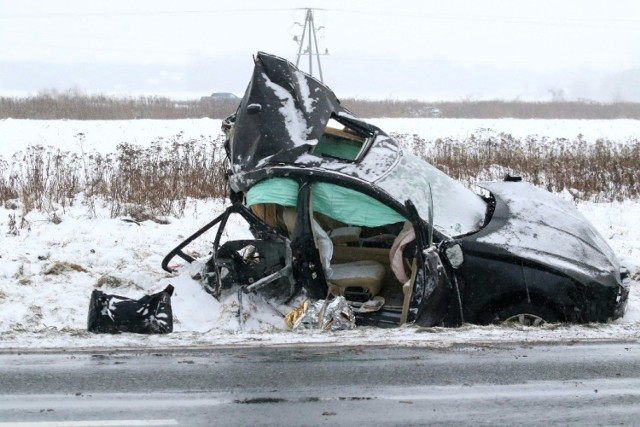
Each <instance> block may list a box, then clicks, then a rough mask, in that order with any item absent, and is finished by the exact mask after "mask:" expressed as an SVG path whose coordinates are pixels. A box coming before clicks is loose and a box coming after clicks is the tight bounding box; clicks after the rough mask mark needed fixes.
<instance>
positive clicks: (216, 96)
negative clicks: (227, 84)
mask: <svg viewBox="0 0 640 427" xmlns="http://www.w3.org/2000/svg"><path fill="white" fill-rule="evenodd" d="M211 99H213V100H216V101H218V100H222V99H240V98H239V97H238V96H236V95H235V94H233V93H230V92H214V93H212V94H211Z"/></svg>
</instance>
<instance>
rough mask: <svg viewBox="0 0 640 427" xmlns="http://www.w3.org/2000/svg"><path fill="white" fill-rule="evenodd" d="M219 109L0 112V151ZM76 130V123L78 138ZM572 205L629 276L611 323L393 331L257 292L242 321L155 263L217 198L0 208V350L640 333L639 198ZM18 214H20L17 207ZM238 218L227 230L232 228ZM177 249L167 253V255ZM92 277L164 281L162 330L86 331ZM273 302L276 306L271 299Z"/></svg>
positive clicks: (566, 128) (436, 124)
mask: <svg viewBox="0 0 640 427" xmlns="http://www.w3.org/2000/svg"><path fill="white" fill-rule="evenodd" d="M372 122H374V123H375V124H377V125H379V126H381V127H382V128H383V129H385V130H386V131H387V132H397V133H417V134H418V135H420V136H421V137H423V138H425V139H435V138H443V137H464V135H468V134H472V133H475V132H478V131H479V130H482V129H490V131H491V132H497V133H500V132H505V133H510V134H512V135H514V136H516V137H526V136H528V135H539V136H546V137H549V138H569V139H570V138H575V137H576V136H577V135H578V134H582V135H583V137H584V139H586V140H587V141H595V140H596V139H598V138H608V139H610V140H612V141H619V142H624V141H629V140H633V139H636V138H640V122H639V121H633V120H611V121H582V120H451V119H376V120H372ZM219 125H220V121H219V120H210V119H200V120H176V121H153V120H140V121H30V120H2V121H0V156H2V157H4V159H5V160H8V159H10V158H11V156H12V155H13V154H14V153H15V152H16V151H19V150H21V149H23V148H25V147H26V146H28V145H35V144H38V145H44V146H54V147H58V148H61V149H62V150H64V151H77V152H81V151H84V152H87V151H92V150H98V151H100V152H104V153H108V152H111V151H113V150H114V149H115V147H116V145H117V144H119V143H121V142H129V143H136V144H139V145H143V146H146V145H148V144H150V143H151V142H152V141H154V140H157V139H158V138H166V139H169V138H173V137H174V136H175V135H182V138H185V139H191V138H196V139H197V138H200V137H201V136H205V137H206V136H211V137H216V136H217V135H218V134H219ZM78 134H83V136H82V138H80V137H79V136H78ZM577 206H578V209H579V210H580V211H581V212H582V213H583V214H584V215H585V216H586V217H587V218H589V220H590V221H591V222H592V223H593V224H594V225H595V226H596V228H597V229H598V230H600V232H601V233H602V234H603V236H604V237H605V239H606V240H607V241H608V242H609V244H610V245H611V246H612V248H613V249H614V251H615V252H616V253H617V254H618V256H619V258H620V260H621V261H622V263H623V265H626V266H627V267H628V268H629V270H630V271H631V273H632V276H633V277H634V282H633V284H632V290H631V297H630V302H629V306H628V309H627V314H626V315H625V317H624V318H622V319H619V320H617V321H616V322H614V323H610V324H595V325H583V326H574V325H547V326H545V327H541V328H527V327H517V326H485V327H480V326H473V325H465V326H463V327H461V328H456V329H443V328H417V327H413V326H408V327H402V328H397V329H392V330H383V329H376V328H356V329H355V330H353V331H346V332H330V333H327V332H315V331H304V332H291V331H288V330H287V328H286V326H285V325H284V322H283V320H282V316H281V314H280V313H278V312H277V311H276V309H274V308H273V307H271V306H270V305H268V304H266V303H265V302H264V301H262V300H261V299H260V298H259V297H257V296H245V297H244V302H243V304H244V305H243V306H244V307H245V312H250V314H249V317H248V318H247V319H246V321H245V322H244V327H243V328H241V327H240V325H239V322H238V319H237V317H236V312H237V307H238V300H237V296H236V293H235V292H229V293H228V294H223V297H222V299H221V301H220V302H218V301H216V300H215V299H213V298H212V297H211V296H209V295H208V294H206V293H205V292H204V291H203V290H202V288H201V286H200V284H199V282H197V281H195V280H193V279H192V278H191V275H192V274H194V273H195V272H197V270H198V266H197V265H193V266H183V267H182V268H181V269H180V270H179V273H177V274H174V275H171V274H167V273H165V272H164V271H163V270H162V269H161V268H160V262H161V260H162V258H163V257H164V255H165V254H166V253H167V252H168V251H169V250H170V249H171V248H173V247H174V246H175V245H176V244H178V243H180V242H181V241H182V240H183V239H184V238H185V237H187V236H188V235H190V234H191V233H193V232H194V231H195V230H197V229H198V228H200V226H202V225H204V224H205V223H207V222H208V221H210V220H211V219H212V218H213V217H214V216H216V215H217V214H218V213H220V212H221V211H222V210H223V209H224V203H223V202H222V201H218V200H208V201H192V202H191V203H190V204H189V207H188V209H187V210H186V214H185V216H184V217H183V218H170V223H169V224H166V225H161V224H157V223H154V222H150V221H147V222H143V223H140V224H136V223H132V222H125V221H122V218H115V219H111V218H109V211H108V209H107V208H106V207H105V206H101V204H100V203H99V201H98V203H96V208H95V214H96V216H97V217H93V216H92V215H90V214H89V211H88V209H87V208H86V207H85V206H84V205H83V204H82V198H81V197H80V196H78V199H77V200H76V203H74V205H73V206H72V207H70V208H66V209H65V210H63V209H61V208H59V209H58V210H57V211H56V212H55V214H56V215H57V217H59V218H60V219H61V220H62V221H61V222H60V223H58V224H54V223H53V222H51V221H50V218H52V214H53V213H54V212H30V213H28V214H27V215H26V216H25V218H24V219H25V223H24V224H23V225H24V227H23V228H21V229H20V230H19V234H17V235H13V234H9V233H8V231H9V229H10V215H13V214H16V211H13V210H9V209H6V208H5V207H0V236H2V237H1V242H2V244H1V245H0V349H11V348H43V349H45V348H65V349H67V348H85V347H87V348H94V347H107V348H112V347H173V346H212V345H213V346H216V345H277V344H292V343H327V344H330V345H339V344H345V343H349V344H356V345H359V344H362V345H365V344H378V343H379V344H387V345H392V344H400V343H402V344H408V345H415V346H447V345H452V344H454V343H458V342H476V343H487V342H512V341H519V342H557V341H567V340H596V341H597V340H637V339H638V337H640V288H639V286H638V283H639V280H640V226H639V225H638V218H640V202H638V201H630V200H627V201H624V202H614V203H590V202H578V203H577ZM16 217H18V218H19V217H20V213H18V214H17V215H16ZM241 233H242V231H241V229H240V227H239V226H238V225H236V226H235V228H233V229H232V230H231V233H229V236H228V237H239V236H240V234H241ZM209 250H210V247H209V243H208V242H207V239H201V240H200V241H199V242H197V244H195V245H193V246H192V247H190V252H197V253H198V254H200V255H201V256H202V257H203V258H204V257H206V255H207V253H208V252H209ZM176 260H177V258H176V259H174V262H175V261H176ZM98 283H104V284H103V285H102V287H101V289H102V290H103V291H105V292H107V293H116V294H120V295H124V296H129V297H134V298H139V297H140V296H142V295H143V294H144V293H153V292H157V291H159V290H161V289H163V288H164V287H165V286H167V285H168V284H172V285H174V286H175V288H176V291H175V294H174V297H173V298H172V305H173V312H174V317H175V323H174V332H173V333H172V334H169V335H166V336H141V335H133V334H121V335H94V334H91V333H88V332H86V317H87V311H88V305H89V296H90V294H91V291H92V290H93V289H94V288H95V286H96V285H97V284H98ZM280 309H281V308H280Z"/></svg>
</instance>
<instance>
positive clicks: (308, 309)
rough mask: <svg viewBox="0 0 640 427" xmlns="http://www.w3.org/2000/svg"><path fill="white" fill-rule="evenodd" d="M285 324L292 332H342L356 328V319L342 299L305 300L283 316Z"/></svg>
mask: <svg viewBox="0 0 640 427" xmlns="http://www.w3.org/2000/svg"><path fill="white" fill-rule="evenodd" d="M285 322H286V323H287V325H289V327H290V328H291V329H293V330H300V329H321V330H323V331H343V330H348V329H354V328H355V327H356V318H355V315H354V314H353V310H352V309H351V306H350V305H349V303H348V302H347V300H346V299H345V298H344V297H341V296H340V297H336V298H334V299H332V300H331V301H328V302H327V301H326V300H318V301H316V302H313V303H312V302H311V301H309V300H306V301H305V302H304V303H303V304H302V305H301V306H300V307H298V308H296V309H294V310H293V311H291V312H290V313H289V314H287V315H286V316H285Z"/></svg>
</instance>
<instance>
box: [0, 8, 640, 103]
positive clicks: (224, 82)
mask: <svg viewBox="0 0 640 427" xmlns="http://www.w3.org/2000/svg"><path fill="white" fill-rule="evenodd" d="M304 7H314V8H319V10H316V11H315V12H314V17H315V21H316V27H323V28H322V29H321V30H319V31H318V33H317V34H318V44H319V47H320V50H321V51H322V52H324V51H325V49H328V51H329V55H327V56H323V57H322V58H321V60H322V67H323V71H324V80H325V82H326V83H327V84H329V86H331V87H332V88H333V89H334V91H335V92H336V93H337V94H338V95H339V96H343V97H344V96H358V97H363V98H386V97H396V98H419V99H432V100H435V99H486V98H506V99H514V98H520V99H551V97H554V96H555V97H556V98H558V97H564V98H566V99H575V98H588V99H595V100H600V101H613V100H635V101H640V30H639V28H640V4H639V3H638V2H637V1H635V0H603V1H594V0H573V1H572V0H546V1H545V0H536V1H530V0H467V1H462V0H458V1H455V0H453V1H452V0H447V1H442V0H438V1H430V0H420V1H419V0H394V1H371V0H370V1H360V0H341V1H333V0H326V1H317V0H316V1H313V0H307V1H304V2H302V1H292V0H270V1H257V0H256V1H254V0H235V1H233V2H231V1H220V2H218V1H197V0H180V1H161V0H124V1H123V0H110V1H100V0H81V1H76V0H67V1H65V0H41V1H35V0H19V1H18V0H0V93H4V94H12V93H15V94H20V93H37V92H38V91H42V90H52V89H56V90H60V91H64V90H69V89H74V90H80V91H84V92H107V93H123V94H137V93H157V94H175V95H179V96H189V97H192V96H196V97H197V96H201V95H205V94H208V93H211V92H215V91H220V92H234V93H237V94H238V95H241V94H242V92H243V91H244V88H245V86H246V84H247V82H248V79H249V76H250V74H251V70H252V60H251V56H252V54H254V53H255V52H257V51H265V52H269V53H273V54H276V55H279V56H283V57H285V58H287V59H289V60H291V61H294V62H295V57H296V52H297V44H296V43H295V42H294V41H293V38H294V36H296V35H298V36H299V35H300V34H301V32H302V27H301V25H299V24H302V23H303V22H304V16H305V11H304V10H303V9H297V8H304ZM303 63H304V64H305V68H306V67H307V65H306V64H307V61H304V62H303ZM316 71H317V70H316Z"/></svg>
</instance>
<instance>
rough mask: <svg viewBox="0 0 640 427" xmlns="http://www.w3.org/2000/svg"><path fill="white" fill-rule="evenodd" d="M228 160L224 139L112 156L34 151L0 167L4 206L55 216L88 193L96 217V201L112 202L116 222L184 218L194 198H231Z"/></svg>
mask: <svg viewBox="0 0 640 427" xmlns="http://www.w3.org/2000/svg"><path fill="white" fill-rule="evenodd" d="M223 157H224V150H223V148H222V139H215V140H214V139H208V138H204V137H203V139H199V140H186V141H184V140H182V139H181V138H180V136H176V137H174V138H172V139H170V140H162V141H155V142H153V143H152V144H151V146H150V147H147V148H142V147H139V146H135V145H132V144H127V143H123V144H120V145H119V146H118V148H117V151H116V152H115V153H112V154H108V155H102V154H97V153H88V154H84V155H79V154H76V153H69V152H63V151H61V150H59V149H54V148H51V147H48V148H45V147H41V146H32V147H28V148H27V149H26V151H25V152H24V153H23V154H20V155H16V156H14V157H13V158H12V160H11V162H10V163H9V162H2V163H0V177H2V179H1V180H0V197H1V199H0V202H6V201H9V200H16V199H17V200H19V204H20V205H21V207H22V209H23V211H24V212H29V211H31V210H32V209H38V210H40V211H43V212H53V211H54V210H55V209H58V208H61V209H63V210H64V209H65V208H66V207H67V206H69V205H70V204H71V203H73V201H74V198H75V196H76V195H77V194H79V193H83V194H84V200H85V202H86V203H87V205H88V206H89V209H90V210H92V211H93V210H94V201H95V199H96V198H101V199H103V200H105V201H107V203H109V206H110V209H111V216H112V217H117V216H122V215H128V216H131V217H133V218H134V219H136V220H146V219H155V218H156V217H158V216H165V215H181V214H182V212H183V210H184V207H185V204H186V201H187V199H188V198H197V199H200V198H207V197H222V196H224V195H225V192H226V180H225V169H224V162H223ZM50 216H51V218H52V221H55V218H56V215H55V213H52V214H51V215H50ZM14 222H15V221H14Z"/></svg>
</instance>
